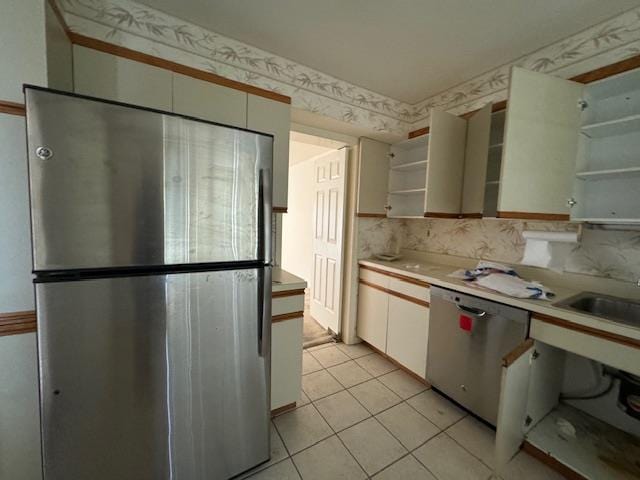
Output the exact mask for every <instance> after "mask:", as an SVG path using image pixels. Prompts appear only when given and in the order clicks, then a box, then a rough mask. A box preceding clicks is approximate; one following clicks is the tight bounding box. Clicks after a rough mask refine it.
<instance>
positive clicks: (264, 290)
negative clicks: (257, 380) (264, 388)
mask: <svg viewBox="0 0 640 480" xmlns="http://www.w3.org/2000/svg"><path fill="white" fill-rule="evenodd" d="M261 276H262V279H261V280H262V281H261V282H260V284H259V286H258V309H259V314H258V355H260V356H261V357H264V356H265V355H266V354H267V353H268V352H269V345H270V343H271V335H270V331H271V330H270V328H269V326H270V324H271V267H270V266H266V267H265V268H263V269H262V270H261Z"/></svg>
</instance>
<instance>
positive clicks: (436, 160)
mask: <svg viewBox="0 0 640 480" xmlns="http://www.w3.org/2000/svg"><path fill="white" fill-rule="evenodd" d="M466 134H467V122H466V120H464V119H463V118H460V117H457V116H455V115H452V114H451V113H447V112H441V111H440V110H431V125H430V131H429V136H430V139H429V159H428V163H427V194H426V196H425V210H424V211H425V216H427V217H429V216H442V215H443V214H444V215H445V216H457V215H459V214H460V210H461V206H462V177H463V173H464V150H465V137H466Z"/></svg>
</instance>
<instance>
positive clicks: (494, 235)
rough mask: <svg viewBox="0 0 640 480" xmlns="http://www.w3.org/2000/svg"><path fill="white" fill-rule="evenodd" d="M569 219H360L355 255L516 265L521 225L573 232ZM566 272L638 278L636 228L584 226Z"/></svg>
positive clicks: (521, 247)
mask: <svg viewBox="0 0 640 480" xmlns="http://www.w3.org/2000/svg"><path fill="white" fill-rule="evenodd" d="M577 228H578V227H577V225H575V224H571V223H569V222H529V221H523V220H495V219H490V220H489V219H487V220H477V219H463V220H447V219H425V220H397V219H389V220H386V219H368V218H359V219H358V243H359V244H358V258H367V257H370V256H371V255H372V254H373V253H379V252H383V251H394V250H395V247H396V245H398V244H399V245H400V248H403V249H408V250H416V251H420V252H429V253H440V254H446V255H455V256H459V257H467V258H474V259H484V260H494V261H498V262H505V263H511V264H517V263H519V262H520V260H521V259H522V255H523V253H524V246H525V241H524V239H523V238H522V232H523V231H524V230H545V231H573V230H576V229H577ZM565 271H566V272H572V273H581V274H586V275H594V276H599V277H607V278H614V279H617V280H624V281H630V282H636V281H637V280H638V279H640V231H626V230H624V231H623V230H621V231H612V230H591V229H586V228H585V229H584V230H583V233H582V240H581V242H580V243H578V244H577V245H576V246H575V247H574V248H573V250H572V252H571V254H570V255H569V257H568V258H567V260H566V264H565Z"/></svg>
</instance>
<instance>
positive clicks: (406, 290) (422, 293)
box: [389, 277, 431, 302]
mask: <svg viewBox="0 0 640 480" xmlns="http://www.w3.org/2000/svg"><path fill="white" fill-rule="evenodd" d="M389 290H393V291H394V292H398V293H401V294H403V295H408V296H410V297H413V298H416V299H418V300H423V301H425V302H429V300H430V296H431V295H430V289H429V287H423V286H421V285H416V284H415V283H410V282H407V281H405V280H400V279H399V278H393V277H391V278H390V279H389Z"/></svg>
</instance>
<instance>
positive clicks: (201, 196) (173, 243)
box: [26, 88, 273, 272]
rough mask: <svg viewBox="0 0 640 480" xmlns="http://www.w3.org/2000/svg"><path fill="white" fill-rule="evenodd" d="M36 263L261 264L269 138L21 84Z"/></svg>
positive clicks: (44, 266)
mask: <svg viewBox="0 0 640 480" xmlns="http://www.w3.org/2000/svg"><path fill="white" fill-rule="evenodd" d="M26 108H27V127H28V128H27V130H28V159H29V177H30V191H31V216H32V225H33V229H32V230H33V232H32V235H33V242H32V243H33V253H34V255H33V258H34V270H35V271H39V272H44V271H51V270H69V269H83V268H117V267H125V266H126V267H136V266H143V267H144V266H157V265H173V264H192V263H209V262H233V261H253V260H261V259H262V258H260V248H259V244H260V241H259V238H260V234H261V233H260V231H259V222H260V219H259V213H260V212H259V210H260V205H261V199H260V195H259V194H260V175H259V173H260V170H261V168H264V165H265V164H266V165H268V166H269V168H270V165H271V156H272V152H271V149H272V142H273V139H272V138H271V137H269V136H264V135H259V134H255V133H251V132H247V131H243V130H238V129H234V128H228V127H223V126H218V125H213V124H210V123H205V122H199V121H194V120H189V119H186V118H182V117H178V116H174V115H165V114H162V113H159V112H154V111H148V110H143V109H139V108H133V107H128V106H123V105H118V104H113V103H107V102H102V101H97V100H91V99H87V98H82V97H76V96H69V95H64V94H58V93H53V92H50V91H44V90H39V89H32V88H27V89H26Z"/></svg>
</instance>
